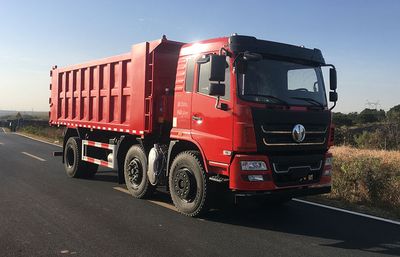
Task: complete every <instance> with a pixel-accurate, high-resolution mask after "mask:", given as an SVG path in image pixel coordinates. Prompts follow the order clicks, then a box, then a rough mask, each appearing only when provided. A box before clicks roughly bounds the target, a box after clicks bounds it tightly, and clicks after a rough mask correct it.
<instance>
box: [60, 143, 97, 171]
mask: <svg viewBox="0 0 400 257" xmlns="http://www.w3.org/2000/svg"><path fill="white" fill-rule="evenodd" d="M81 144H82V142H81V139H80V138H79V137H70V138H69V139H68V141H67V143H66V144H65V148H64V168H65V172H66V173H67V175H68V176H69V177H71V178H83V177H92V176H94V174H96V172H97V169H98V165H96V164H93V163H88V162H85V161H82V160H81V146H82V145H81Z"/></svg>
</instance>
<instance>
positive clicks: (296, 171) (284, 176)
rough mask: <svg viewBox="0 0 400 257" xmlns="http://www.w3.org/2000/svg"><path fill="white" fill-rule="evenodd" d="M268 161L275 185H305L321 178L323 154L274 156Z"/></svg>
mask: <svg viewBox="0 0 400 257" xmlns="http://www.w3.org/2000/svg"><path fill="white" fill-rule="evenodd" d="M270 161H271V164H272V168H273V179H274V182H275V184H276V185H277V186H294V185H306V184H311V183H315V182H318V181H319V179H320V178H321V174H322V169H323V155H307V156H296V155H294V156H278V157H277V156H274V157H271V158H270Z"/></svg>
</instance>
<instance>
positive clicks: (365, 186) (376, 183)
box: [308, 146, 400, 220]
mask: <svg viewBox="0 0 400 257" xmlns="http://www.w3.org/2000/svg"><path fill="white" fill-rule="evenodd" d="M331 152H332V153H333V155H334V163H333V175H332V180H333V183H332V184H333V186H332V192H331V193H330V194H326V195H323V196H317V197H309V198H308V199H311V200H314V201H317V202H323V203H327V204H329V205H334V206H336V207H342V208H346V209H351V210H355V211H361V212H364V213H368V214H372V215H377V216H381V217H386V218H391V219H396V220H400V152H399V151H384V150H364V149H357V148H352V147H345V146H340V147H334V148H332V149H331Z"/></svg>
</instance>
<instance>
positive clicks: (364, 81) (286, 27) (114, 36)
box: [0, 0, 400, 112]
mask: <svg viewBox="0 0 400 257" xmlns="http://www.w3.org/2000/svg"><path fill="white" fill-rule="evenodd" d="M232 33H238V34H242V35H251V36H256V37H257V38H260V39H266V40H272V41H278V42H284V43H290V44H294V45H304V46H306V47H309V48H319V49H321V50H322V53H323V54H324V57H325V60H326V62H328V63H333V64H335V65H336V67H337V70H338V87H339V88H338V93H339V99H340V100H339V102H338V105H337V107H336V109H335V111H341V112H351V111H361V110H362V109H364V108H365V103H366V101H367V100H368V101H370V102H376V101H379V102H380V104H381V106H380V108H383V109H385V110H388V109H389V108H390V107H392V106H394V105H397V104H400V50H399V48H400V1H396V0H392V1H389V0H381V1H376V0H375V1H361V0H359V1H356V0H353V1H341V0H340V1H339V0H337V1H334V0H329V1H324V0H318V1H306V0H303V1H301V0H297V1H295V0H293V1H283V0H280V1H266V0H264V1H250V0H246V1H233V0H230V1H172V0H169V1H154V0H153V1H118V0H114V1H99V0H96V1H74V0H68V1H63V0H57V1H39V0H38V1H18V0H14V1H5V0H0V109H3V110H19V111H21V110H27V111H30V110H32V109H33V110H35V111H47V110H48V97H49V83H50V78H49V70H50V68H51V66H53V65H55V64H57V65H58V66H59V67H60V66H65V65H69V64H74V63H80V62H84V61H87V60H91V59H96V58H102V57H107V56H111V55H116V54H120V53H124V52H128V51H129V50H130V47H131V45H132V44H134V43H139V42H142V41H150V40H153V39H157V38H160V37H161V36H162V35H163V34H166V35H167V37H168V39H171V40H175V41H182V42H192V41H196V40H201V39H208V38H213V37H220V36H226V35H230V34H232Z"/></svg>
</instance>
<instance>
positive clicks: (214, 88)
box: [208, 83, 225, 96]
mask: <svg viewBox="0 0 400 257" xmlns="http://www.w3.org/2000/svg"><path fill="white" fill-rule="evenodd" d="M208 94H209V95H211V96H224V95H225V84H217V83H210V87H209V90H208Z"/></svg>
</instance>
